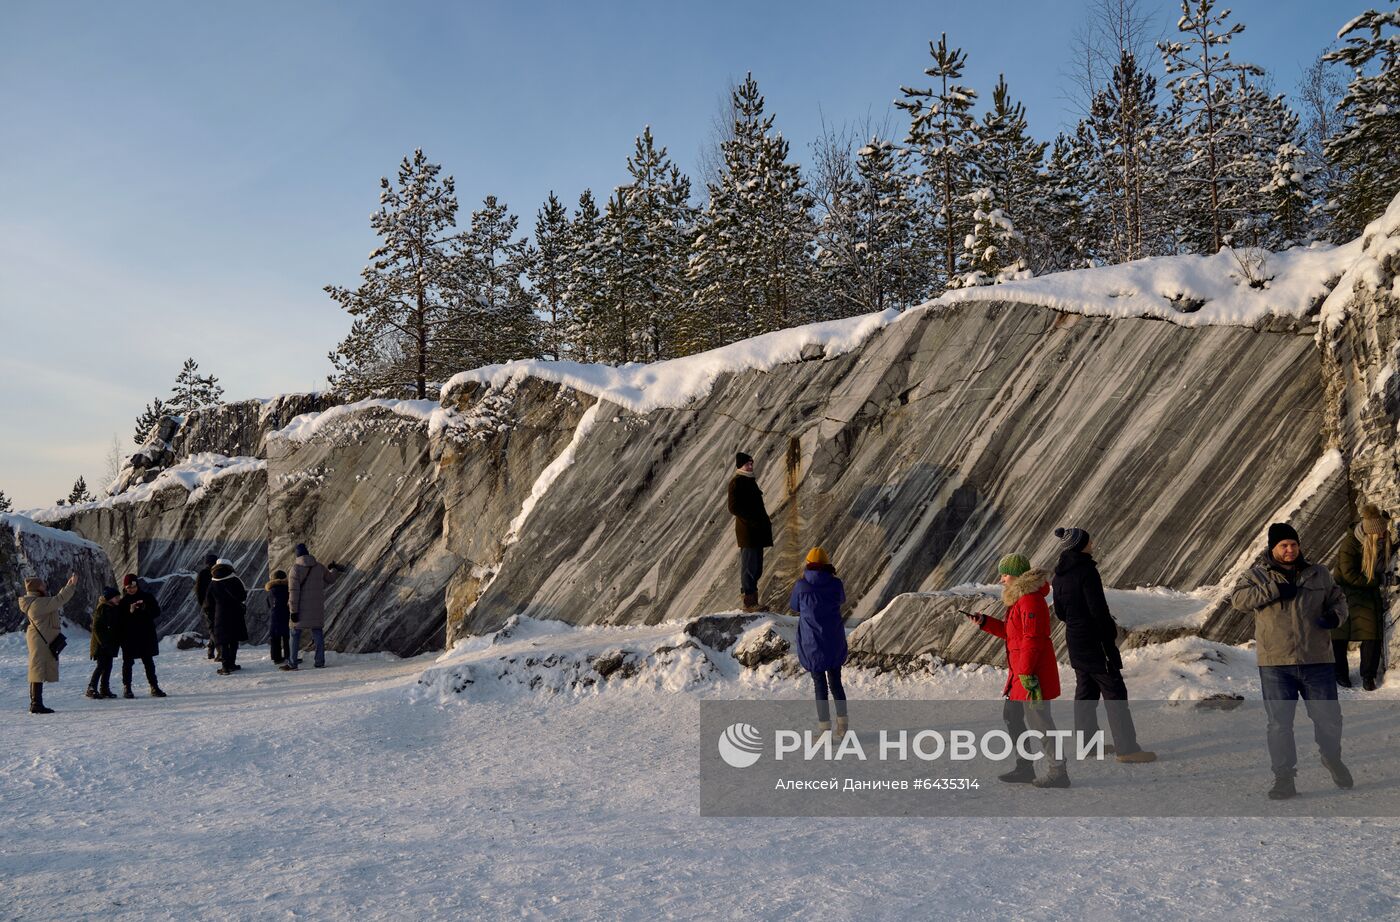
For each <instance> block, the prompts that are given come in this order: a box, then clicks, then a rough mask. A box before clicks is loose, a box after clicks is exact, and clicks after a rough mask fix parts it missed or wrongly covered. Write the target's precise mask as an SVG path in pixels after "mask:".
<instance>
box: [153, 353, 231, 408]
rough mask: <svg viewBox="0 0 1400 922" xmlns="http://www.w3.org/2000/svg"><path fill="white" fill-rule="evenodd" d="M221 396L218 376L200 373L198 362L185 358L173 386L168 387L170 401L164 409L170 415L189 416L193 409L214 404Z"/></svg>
mask: <svg viewBox="0 0 1400 922" xmlns="http://www.w3.org/2000/svg"><path fill="white" fill-rule="evenodd" d="M223 396H224V389H223V387H221V386H220V385H219V379H218V378H216V377H214V376H213V375H201V374H200V373H199V363H198V362H196V361H195V360H194V359H192V358H190V359H185V364H184V366H183V367H181V369H180V373H179V374H178V375H176V376H175V386H174V387H172V388H171V389H170V402H169V403H167V404H166V405H165V408H164V409H165V412H166V413H167V414H168V415H170V416H189V415H190V414H191V413H193V412H194V411H195V410H199V409H203V408H204V407H210V406H214V405H215V404H217V403H218V402H219V400H220V399H221V398H222V397H223ZM157 419H159V417H157Z"/></svg>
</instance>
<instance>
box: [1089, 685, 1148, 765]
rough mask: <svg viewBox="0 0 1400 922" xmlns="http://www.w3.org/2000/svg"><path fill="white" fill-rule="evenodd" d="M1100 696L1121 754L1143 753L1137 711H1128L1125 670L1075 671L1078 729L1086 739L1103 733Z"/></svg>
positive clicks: (1109, 726) (1116, 745)
mask: <svg viewBox="0 0 1400 922" xmlns="http://www.w3.org/2000/svg"><path fill="white" fill-rule="evenodd" d="M1100 698H1102V699H1103V700H1104V706H1105V708H1106V709H1107V710H1108V729H1109V732H1111V733H1112V734H1113V748H1114V750H1115V751H1117V753H1118V755H1120V756H1125V755H1130V754H1131V753H1134V752H1141V751H1142V747H1141V746H1139V745H1138V741H1137V728H1136V727H1134V726H1133V714H1132V711H1130V710H1128V686H1126V685H1124V684H1123V673H1122V672H1120V671H1118V670H1117V669H1110V670H1109V671H1108V672H1087V671H1085V670H1083V669H1076V670H1074V729H1075V732H1076V733H1078V734H1080V736H1081V738H1082V739H1089V738H1090V737H1092V736H1093V735H1094V734H1095V733H1098V732H1099V699H1100Z"/></svg>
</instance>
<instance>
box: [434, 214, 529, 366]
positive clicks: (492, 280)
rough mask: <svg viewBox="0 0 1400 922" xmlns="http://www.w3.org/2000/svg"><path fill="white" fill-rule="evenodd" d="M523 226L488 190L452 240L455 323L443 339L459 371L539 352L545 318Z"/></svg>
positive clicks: (447, 326) (446, 329) (440, 334)
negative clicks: (532, 281)
mask: <svg viewBox="0 0 1400 922" xmlns="http://www.w3.org/2000/svg"><path fill="white" fill-rule="evenodd" d="M519 225H520V219H519V218H517V217H516V216H515V215H513V214H511V213H510V210H509V209H508V208H507V207H506V205H505V203H503V202H501V201H500V200H498V199H497V198H496V196H494V195H488V196H486V197H485V198H484V199H483V200H482V203H481V207H480V208H479V209H477V210H476V211H473V212H472V216H471V226H470V227H468V228H467V229H466V230H465V231H464V232H462V233H460V234H458V235H457V237H456V238H455V239H454V240H453V241H452V249H451V255H450V263H451V265H450V271H451V279H452V288H451V290H450V295H451V298H452V300H451V301H450V302H449V304H448V307H449V309H450V312H451V315H452V322H451V323H449V324H445V325H444V326H443V328H442V329H441V330H439V331H438V334H437V339H438V342H439V344H441V345H442V346H444V347H446V348H445V350H444V352H446V353H450V354H451V355H452V356H453V357H454V360H455V362H456V365H457V370H462V369H468V368H476V367H478V366H481V365H492V364H496V363H499V362H509V361H511V360H513V359H531V358H536V357H538V356H539V318H538V317H536V316H535V309H534V304H533V303H532V300H531V297H530V293H529V292H528V291H526V289H525V285H524V278H525V275H526V273H527V272H528V271H529V269H530V244H529V241H528V240H526V239H525V238H517V237H516V236H515V235H516V230H517V228H518V227H519Z"/></svg>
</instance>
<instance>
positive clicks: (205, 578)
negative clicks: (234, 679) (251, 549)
mask: <svg viewBox="0 0 1400 922" xmlns="http://www.w3.org/2000/svg"><path fill="white" fill-rule="evenodd" d="M218 562H219V558H217V557H215V556H214V555H213V554H205V555H204V568H203V569H201V570H200V571H199V572H198V573H196V574H195V577H194V598H195V601H196V602H198V603H199V610H200V611H201V612H203V613H204V636H205V637H208V638H209V658H210V659H213V658H214V655H215V647H216V646H217V644H215V643H214V619H213V616H212V615H211V614H210V612H209V606H208V605H207V604H206V603H205V597H206V596H207V595H208V594H209V580H210V579H212V578H213V577H212V576H211V575H210V573H211V571H212V570H213V569H214V564H216V563H218Z"/></svg>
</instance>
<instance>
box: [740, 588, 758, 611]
mask: <svg viewBox="0 0 1400 922" xmlns="http://www.w3.org/2000/svg"><path fill="white" fill-rule="evenodd" d="M758 610H759V608H758V596H757V595H750V594H749V593H747V592H746V593H744V611H746V612H756V611H758Z"/></svg>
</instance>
